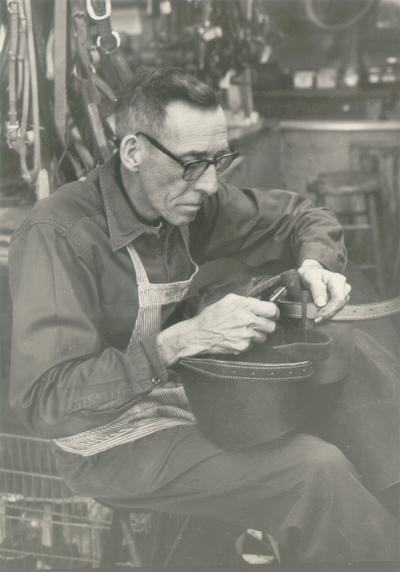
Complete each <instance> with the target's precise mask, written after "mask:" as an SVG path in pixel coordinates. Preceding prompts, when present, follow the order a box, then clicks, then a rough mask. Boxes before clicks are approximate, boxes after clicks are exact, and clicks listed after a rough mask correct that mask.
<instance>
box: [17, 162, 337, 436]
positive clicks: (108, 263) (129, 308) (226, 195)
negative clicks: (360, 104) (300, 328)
mask: <svg viewBox="0 0 400 572" xmlns="http://www.w3.org/2000/svg"><path fill="white" fill-rule="evenodd" d="M160 192H162V189H160ZM188 230H189V246H190V252H191V255H192V258H193V259H194V260H195V261H196V262H197V263H199V264H202V263H204V262H206V261H210V260H215V259H219V258H221V257H229V258H234V259H236V260H237V261H239V262H243V263H245V264H246V265H248V266H250V267H259V266H262V265H265V264H267V263H273V262H274V261H282V260H285V261H286V262H287V264H293V263H294V264H296V265H297V266H298V265H300V264H301V262H302V261H303V260H305V259H309V258H312V259H316V260H318V261H319V262H321V263H322V264H323V265H324V266H325V267H326V268H328V269H330V270H332V271H339V272H340V271H341V270H342V269H343V268H344V266H345V264H346V252H345V247H344V244H343V232H342V228H341V226H340V225H339V223H338V222H337V220H336V218H335V216H334V215H333V214H332V213H331V212H330V211H328V210H326V209H324V208H314V207H313V206H312V204H311V203H310V202H309V201H308V200H306V199H305V198H304V197H301V196H300V195H299V194H297V193H293V192H289V191H282V190H261V189H250V188H245V189H239V188H236V187H234V186H231V185H227V184H224V183H220V184H219V188H218V191H217V193H216V194H215V195H213V196H210V197H206V198H205V199H204V202H203V206H202V208H201V209H200V211H199V213H198V215H197V217H196V219H195V220H194V221H193V222H192V223H191V224H190V226H189V229H188ZM129 244H132V245H134V248H135V250H136V251H137V253H138V254H139V256H140V258H141V260H142V262H143V264H144V266H145V268H146V272H147V275H148V277H149V280H150V281H151V282H153V283H158V282H159V283H165V282H175V281H180V280H185V279H187V278H188V277H189V275H190V272H191V270H192V267H191V262H190V259H189V258H188V255H187V252H186V249H185V245H184V242H183V239H182V233H181V232H180V231H179V229H178V228H177V227H174V226H172V225H170V224H168V223H167V222H165V221H159V224H157V225H156V226H150V225H148V224H146V223H145V222H143V220H141V219H140V217H139V216H138V215H137V213H136V212H135V210H134V208H133V206H132V204H131V202H130V200H129V197H128V196H127V194H126V192H125V190H124V188H123V186H122V182H121V177H120V162H119V158H118V156H117V155H115V156H114V157H113V158H112V159H111V160H110V161H108V162H107V163H105V164H104V165H103V166H101V167H99V168H97V169H95V170H94V171H93V172H92V173H91V174H90V175H89V177H88V178H87V179H86V180H84V181H78V182H74V183H69V184H67V185H64V186H63V187H61V188H60V189H59V190H58V191H57V192H55V193H54V194H53V195H51V196H50V197H49V198H48V199H44V200H41V201H39V202H38V203H37V204H36V205H35V206H34V207H33V209H32V210H31V212H30V213H29V215H28V217H27V218H26V219H25V221H24V222H23V223H22V225H21V226H20V227H19V228H18V229H17V230H16V232H15V233H14V236H13V238H12V241H11V245H10V256H9V271H10V287H11V294H12V299H13V337H12V357H11V389H10V398H11V405H12V407H13V408H14V410H15V412H16V413H17V414H18V415H20V416H21V417H22V418H23V420H24V421H25V423H26V424H27V426H28V427H29V428H30V431H32V432H34V433H35V434H37V435H39V436H42V437H45V438H59V437H63V436H68V435H72V434H75V433H79V432H81V431H85V430H87V429H90V428H93V427H98V426H100V425H102V424H104V423H107V422H109V421H111V420H112V419H115V418H116V417H117V416H118V415H120V414H121V413H122V412H123V411H125V410H126V409H127V408H128V407H129V406H130V405H132V403H134V402H137V401H140V399H141V398H143V396H146V395H148V394H149V392H151V391H152V389H153V384H152V379H154V378H155V377H156V378H158V379H160V380H161V382H162V383H165V382H167V381H168V376H169V372H168V371H167V370H166V369H165V367H164V366H163V364H162V362H161V359H160V356H159V353H158V350H157V344H156V335H154V336H150V337H148V338H146V339H144V340H142V341H140V342H130V336H131V333H132V331H133V329H134V325H135V320H136V316H137V310H138V296H137V287H136V280H135V274H134V271H133V269H132V265H131V261H130V258H129V255H128V252H127V248H126V247H127V246H128V245H129ZM174 310H175V308H174V307H167V308H166V309H165V310H164V311H163V327H165V326H166V324H167V323H169V321H170V320H171V319H172V314H173V312H174Z"/></svg>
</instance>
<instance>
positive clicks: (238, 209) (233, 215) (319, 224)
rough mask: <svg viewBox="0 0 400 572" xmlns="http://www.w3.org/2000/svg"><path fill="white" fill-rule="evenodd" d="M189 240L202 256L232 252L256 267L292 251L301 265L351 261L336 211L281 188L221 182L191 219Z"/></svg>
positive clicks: (337, 267) (332, 266) (334, 266)
mask: <svg viewBox="0 0 400 572" xmlns="http://www.w3.org/2000/svg"><path fill="white" fill-rule="evenodd" d="M191 245H193V254H194V256H196V258H197V259H198V260H199V261H200V262H203V261H205V260H213V259H216V258H220V257H231V258H235V259H236V260H239V261H241V262H243V263H245V264H247V265H248V266H253V267H255V266H260V265H262V264H265V263H268V262H270V261H276V260H281V259H282V258H287V257H288V256H289V257H290V258H291V259H292V260H293V261H294V262H295V263H296V264H297V265H298V266H300V265H301V263H302V262H303V260H305V259H307V258H313V259H316V260H318V261H319V262H320V263H321V264H323V265H324V266H325V267H326V268H328V269H329V270H332V271H339V272H340V271H342V270H343V269H344V268H345V265H346V262H347V254H346V248H345V246H344V241H343V229H342V226H341V225H340V223H339V222H338V220H337V218H336V216H335V215H334V213H333V212H331V211H330V210H328V209H326V208H317V207H314V206H313V205H312V203H311V202H310V201H309V200H307V199H306V198H304V197H302V196H301V195H299V194H298V193H293V192H290V191H283V190H261V189H238V188H237V187H234V186H232V185H226V184H221V185H220V187H219V189H218V192H217V193H216V194H215V195H213V196H212V197H210V198H209V199H208V201H207V202H206V203H205V205H204V209H203V210H202V212H201V213H200V216H199V217H198V219H197V220H196V221H195V223H194V224H193V225H192V228H191Z"/></svg>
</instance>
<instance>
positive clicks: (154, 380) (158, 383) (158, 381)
mask: <svg viewBox="0 0 400 572" xmlns="http://www.w3.org/2000/svg"><path fill="white" fill-rule="evenodd" d="M151 383H152V384H153V385H160V383H161V379H160V378H159V377H155V376H154V377H153V378H152V380H151Z"/></svg>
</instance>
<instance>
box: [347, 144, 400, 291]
mask: <svg viewBox="0 0 400 572" xmlns="http://www.w3.org/2000/svg"><path fill="white" fill-rule="evenodd" d="M350 164H351V165H352V168H355V169H358V170H360V171H362V172H364V173H368V174H369V175H373V176H374V177H379V178H380V181H381V193H382V194H381V203H382V218H383V220H384V222H385V233H384V235H383V237H382V242H383V245H384V255H385V260H386V263H387V264H386V268H387V270H388V272H387V275H388V276H389V282H390V286H391V291H390V294H392V293H393V294H395V295H396V294H397V293H398V292H399V291H400V290H399V286H400V285H399V280H400V274H399V272H400V249H399V244H400V230H399V229H400V188H399V166H400V142H399V141H398V140H397V141H393V140H391V141H390V140H381V141H379V140H378V141H377V140H374V139H372V140H368V141H356V142H353V143H351V145H350ZM394 260H395V264H394V265H393V261H394Z"/></svg>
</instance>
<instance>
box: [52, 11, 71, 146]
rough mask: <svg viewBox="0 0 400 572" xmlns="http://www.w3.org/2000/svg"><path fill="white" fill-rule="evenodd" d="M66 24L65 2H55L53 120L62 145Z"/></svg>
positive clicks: (65, 85)
mask: <svg viewBox="0 0 400 572" xmlns="http://www.w3.org/2000/svg"><path fill="white" fill-rule="evenodd" d="M67 22H68V4H67V0H57V2H56V3H55V4H54V28H55V34H54V69H55V70H56V73H55V74H54V120H55V124H56V127H57V131H58V134H59V136H60V139H61V143H62V144H63V145H64V143H65V137H66V120H67V57H66V54H67V53H68V45H67Z"/></svg>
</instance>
